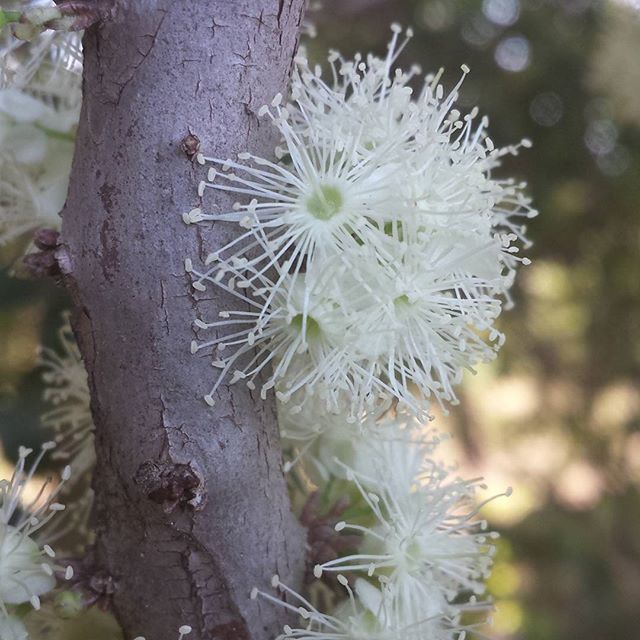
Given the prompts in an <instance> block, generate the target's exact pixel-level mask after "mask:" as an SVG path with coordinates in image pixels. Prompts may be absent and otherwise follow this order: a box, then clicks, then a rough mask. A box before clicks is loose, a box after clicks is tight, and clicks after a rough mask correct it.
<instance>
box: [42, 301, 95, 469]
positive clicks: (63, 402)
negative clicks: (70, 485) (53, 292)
mask: <svg viewBox="0 0 640 640" xmlns="http://www.w3.org/2000/svg"><path fill="white" fill-rule="evenodd" d="M58 341H59V345H60V348H61V350H60V351H56V350H54V349H50V348H47V347H44V348H42V349H41V351H40V362H41V365H42V367H43V373H42V379H43V381H44V383H45V385H46V386H45V391H44V399H45V400H46V401H47V402H48V403H49V404H50V405H51V408H50V409H49V410H48V411H46V412H45V413H44V414H43V416H42V425H43V426H44V427H45V428H47V429H51V431H53V433H54V434H55V441H56V444H57V447H56V451H55V452H54V457H55V458H57V459H59V460H64V461H65V462H67V463H68V464H69V465H70V466H71V468H72V470H73V476H74V478H76V479H81V478H83V477H86V475H87V473H88V472H90V471H91V469H92V468H93V466H94V464H95V449H94V443H93V419H92V417H91V408H90V396H89V386H88V384H87V372H86V370H85V368H84V364H83V363H82V359H81V357H80V350H79V349H78V345H77V344H76V341H75V338H74V337H73V333H72V332H71V326H70V324H69V317H68V315H67V314H65V315H64V316H63V324H62V326H61V328H60V330H59V331H58Z"/></svg>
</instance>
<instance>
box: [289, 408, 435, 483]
mask: <svg viewBox="0 0 640 640" xmlns="http://www.w3.org/2000/svg"><path fill="white" fill-rule="evenodd" d="M294 401H295V398H294ZM296 408H297V409H299V410H296ZM277 409H278V424H279V427H280V437H281V438H282V443H283V447H284V448H285V449H286V448H292V449H294V450H295V452H296V455H295V458H294V459H293V460H290V461H288V462H286V463H285V472H288V471H290V470H291V469H292V468H293V466H294V465H295V464H297V463H298V462H301V463H302V465H303V467H304V470H305V473H306V474H307V475H308V476H310V478H311V479H312V480H313V481H314V482H315V483H316V484H318V485H319V486H322V485H324V484H325V483H327V482H329V481H330V479H331V478H332V477H335V478H342V479H345V478H346V477H347V475H348V471H347V470H348V469H352V470H355V471H356V472H358V473H360V474H361V477H363V478H366V477H370V476H372V475H374V474H375V471H376V469H377V462H376V458H379V457H380V455H381V453H380V452H381V451H383V450H384V455H385V456H387V457H389V458H390V459H391V458H394V461H393V468H394V478H396V479H399V477H400V475H407V474H409V475H410V476H411V477H414V476H415V474H416V473H418V472H419V470H420V469H421V467H422V464H423V461H424V458H425V456H427V455H430V454H431V453H432V452H433V450H434V449H435V447H436V446H437V444H438V443H439V442H441V440H442V439H443V436H441V435H439V434H437V433H436V432H435V431H432V430H428V429H426V428H424V427H422V425H419V424H418V423H417V422H416V420H415V418H414V417H413V416H411V415H410V414H408V413H403V412H395V413H393V412H390V411H387V412H386V413H385V414H384V415H382V416H380V417H376V416H374V415H367V416H365V417H364V419H362V420H361V421H359V422H352V421H349V420H348V418H347V415H346V414H344V413H332V412H329V411H327V410H326V407H325V405H324V403H323V402H322V401H320V400H319V399H317V398H311V399H310V401H309V402H307V403H305V404H304V406H303V407H300V406H297V407H296V405H295V404H293V406H292V403H286V404H285V403H283V402H280V401H278V402H277ZM409 443H411V446H408V445H409ZM406 484H407V483H406V482H405V483H404V485H403V486H405V485H406Z"/></svg>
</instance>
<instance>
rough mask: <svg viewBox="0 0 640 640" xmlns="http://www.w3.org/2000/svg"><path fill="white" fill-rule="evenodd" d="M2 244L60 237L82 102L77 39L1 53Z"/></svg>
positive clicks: (41, 40) (44, 38)
mask: <svg viewBox="0 0 640 640" xmlns="http://www.w3.org/2000/svg"><path fill="white" fill-rule="evenodd" d="M0 65H1V69H2V72H1V75H0V169H1V171H0V175H1V176H2V177H1V178H0V244H5V243H8V242H11V241H13V240H15V239H16V238H18V237H20V236H21V235H23V234H25V233H26V232H28V231H33V230H35V229H38V228H42V227H49V228H54V229H59V228H60V224H61V219H60V216H59V213H60V210H61V209H62V206H63V205H64V201H65V198H66V194H67V186H68V182H69V174H70V171H71V161H72V158H73V149H74V139H75V130H76V127H77V124H78V119H79V114H80V102H81V95H82V94H81V70H82V65H81V52H80V40H79V38H78V36H77V35H76V34H74V35H69V34H64V35H61V34H54V33H51V32H45V33H43V34H42V35H41V36H39V37H38V38H37V39H36V41H35V42H34V43H13V45H12V46H9V47H7V48H6V49H5V50H4V51H2V52H1V53H0Z"/></svg>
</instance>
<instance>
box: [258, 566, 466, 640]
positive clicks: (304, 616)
mask: <svg viewBox="0 0 640 640" xmlns="http://www.w3.org/2000/svg"><path fill="white" fill-rule="evenodd" d="M338 581H339V583H340V584H341V585H342V586H343V587H344V589H345V590H346V592H347V600H346V601H344V602H343V603H342V604H340V605H338V606H337V607H336V610H335V611H334V612H333V613H332V614H327V613H322V612H321V611H319V610H318V609H317V608H316V607H315V606H314V605H313V604H312V603H311V602H309V601H308V600H307V599H305V598H304V597H303V596H301V595H300V594H298V593H296V592H295V591H294V590H293V589H291V588H290V587H288V586H287V585H285V584H283V583H282V582H280V579H279V578H278V576H274V578H273V580H272V581H271V584H272V586H273V587H274V588H277V589H278V590H279V591H281V592H282V593H283V594H285V595H286V596H287V597H288V598H289V599H290V600H292V601H293V603H289V602H287V601H285V600H284V599H282V598H277V597H274V596H273V595H271V594H270V593H267V592H264V591H260V590H258V589H253V591H252V592H251V597H252V598H254V599H255V598H257V597H258V596H260V597H262V598H264V599H265V600H268V601H269V602H272V603H273V604H275V605H277V606H281V607H284V608H286V609H288V610H290V611H292V612H293V613H296V614H297V615H298V616H300V619H301V621H302V623H303V625H304V626H301V627H297V628H294V627H292V626H290V625H286V626H285V627H284V633H282V634H281V635H280V636H278V638H277V639H276V640H294V639H295V640H454V639H455V638H459V637H460V635H459V634H460V631H461V630H462V629H463V627H462V626H461V625H460V624H459V621H458V620H455V619H452V618H450V617H448V616H447V615H446V614H445V613H439V614H438V615H436V616H431V617H429V616H427V615H424V613H423V614H422V615H418V617H417V618H415V619H413V620H400V619H398V618H397V617H396V615H395V612H394V610H393V598H394V595H393V593H392V592H391V590H390V589H389V587H387V586H384V585H383V586H381V588H379V589H378V588H376V587H375V586H373V585H372V584H370V583H368V582H367V581H365V580H363V579H361V578H358V579H357V580H356V582H355V590H352V589H351V587H350V586H349V582H348V581H347V579H346V578H345V577H344V576H343V575H338Z"/></svg>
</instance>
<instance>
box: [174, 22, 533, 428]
mask: <svg viewBox="0 0 640 640" xmlns="http://www.w3.org/2000/svg"><path fill="white" fill-rule="evenodd" d="M399 35H400V29H399V28H396V27H394V35H393V39H392V40H391V43H390V45H389V52H388V55H387V56H386V58H383V59H381V58H377V57H375V56H368V57H367V58H366V60H364V59H362V58H361V57H360V56H357V57H356V58H355V59H354V60H353V61H346V60H344V59H343V58H341V57H340V56H338V55H337V54H332V55H331V56H330V58H329V61H330V65H331V75H332V82H330V83H327V82H326V81H325V80H323V78H322V75H321V73H320V71H319V70H317V69H316V70H312V69H310V67H309V65H308V62H307V61H306V59H305V58H303V57H299V58H298V59H297V69H296V72H295V74H294V77H293V80H292V92H291V99H290V100H289V101H288V102H287V103H286V104H285V103H284V102H283V98H282V96H280V95H278V96H276V98H275V99H274V100H273V101H272V103H271V105H270V106H269V107H264V108H263V109H262V111H261V114H262V115H263V116H264V115H266V116H269V117H270V118H271V120H272V122H273V125H274V126H275V127H277V129H278V131H279V133H280V135H281V139H282V142H281V145H280V146H279V147H278V149H277V154H276V155H277V156H278V157H279V160H278V161H276V162H272V161H270V160H267V159H264V158H260V157H256V156H254V155H252V154H249V153H242V154H240V155H239V157H238V160H237V161H234V160H231V159H219V158H210V157H205V156H202V155H200V156H199V157H198V159H199V161H200V162H201V163H203V164H205V163H208V164H210V165H211V166H210V168H209V170H208V176H207V177H208V179H207V180H206V181H203V182H202V183H201V184H200V188H199V193H200V195H201V196H203V195H204V194H205V191H206V190H209V189H210V190H215V191H218V192H222V194H223V196H222V198H223V197H224V194H226V196H227V197H235V196H240V197H241V198H243V201H242V202H236V203H235V204H233V206H232V207H231V208H230V210H229V211H222V212H215V213H206V212H204V211H203V209H202V208H197V209H193V210H192V211H190V212H188V213H185V214H184V216H183V217H184V220H185V222H187V223H190V224H191V223H196V222H203V221H231V222H236V223H238V224H239V225H240V227H241V229H242V233H240V234H239V236H238V237H237V238H235V239H234V240H232V241H231V242H229V243H228V244H227V245H225V246H223V247H219V248H216V250H215V251H213V252H212V253H211V254H210V255H209V256H208V258H207V260H206V265H205V267H204V268H203V269H196V268H195V267H194V265H193V262H192V261H191V260H187V261H186V268H187V271H189V272H190V273H191V275H192V279H193V287H194V288H195V289H196V290H197V291H205V290H206V289H207V287H208V286H213V287H218V288H221V289H224V290H226V291H227V292H229V293H230V294H232V295H234V296H236V297H238V298H240V299H241V300H242V301H243V302H244V303H245V306H246V311H229V312H224V311H223V312H222V313H221V314H220V315H221V318H220V319H215V320H212V321H204V320H203V319H198V320H197V321H196V328H197V330H198V331H199V332H200V334H199V335H203V339H199V340H195V341H194V342H193V344H192V351H193V352H194V353H195V352H200V351H201V350H206V351H213V354H214V357H213V359H214V366H216V367H218V368H220V370H221V372H220V375H219V377H218V379H217V381H216V383H215V385H214V387H213V389H212V391H211V393H209V394H208V395H207V396H206V398H205V399H206V401H207V402H208V403H209V404H213V403H214V402H215V398H214V395H215V391H216V389H217V388H218V386H219V385H220V384H221V382H222V380H223V379H225V376H226V375H227V374H230V376H231V377H230V380H231V382H237V381H240V380H244V381H245V382H246V384H248V385H249V386H250V387H251V386H253V385H254V384H255V380H256V379H259V378H258V377H259V376H261V375H262V374H263V373H265V376H266V381H261V382H260V384H261V390H262V392H263V393H264V392H266V391H268V390H269V389H270V388H275V390H276V392H277V394H278V397H279V398H280V399H281V400H282V401H284V402H287V401H289V400H290V399H291V398H292V397H294V396H295V397H297V398H298V401H299V402H300V404H301V405H304V404H305V403H307V402H308V401H309V398H311V397H312V396H315V397H316V398H320V400H321V402H323V403H324V405H325V407H326V409H327V410H328V411H333V412H338V411H343V410H345V408H346V411H347V413H348V414H349V417H350V419H351V420H354V421H355V420H358V419H360V417H361V416H362V415H363V414H364V413H370V412H377V411H379V409H380V407H381V406H384V405H385V403H388V402H390V401H397V402H399V403H400V405H401V406H404V407H406V408H408V409H409V410H410V411H411V412H412V413H413V414H415V415H418V416H420V417H422V418H424V417H426V416H427V415H428V412H429V405H430V400H431V399H432V398H435V399H437V401H438V402H440V403H441V404H442V403H448V402H455V400H456V397H455V392H454V386H455V385H456V384H457V383H458V382H459V381H460V379H461V377H462V373H463V371H464V370H465V369H468V370H473V369H474V367H475V366H476V365H477V364H478V363H480V362H486V361H488V360H491V359H492V358H494V357H495V354H496V351H497V349H498V348H499V346H500V345H501V344H502V341H503V336H502V335H501V333H500V332H499V331H497V330H496V329H495V327H494V322H495V319H496V318H497V316H498V315H499V314H500V311H501V308H502V306H503V303H504V301H505V299H507V300H508V291H509V288H510V286H511V284H512V282H513V277H514V270H515V268H516V266H517V265H518V263H526V262H528V261H527V260H526V258H522V257H520V256H519V253H518V252H519V247H518V243H519V242H520V243H521V241H524V242H525V243H526V240H525V238H524V233H525V227H524V224H523V222H524V220H526V219H527V218H530V217H533V216H534V215H535V211H534V210H533V209H532V208H531V207H530V202H529V200H528V198H527V197H526V196H525V195H524V194H523V191H522V187H523V185H521V184H517V183H515V182H514V181H512V180H508V179H498V178H495V177H493V175H492V174H493V170H494V169H495V168H496V167H497V166H498V165H499V164H500V160H501V158H502V157H503V156H504V155H506V154H510V153H511V154H515V153H517V151H518V146H511V147H506V148H503V149H496V148H494V145H493V142H492V141H491V139H490V138H489V137H488V136H487V133H486V125H487V120H486V118H481V119H480V120H478V115H477V110H475V109H474V110H473V111H472V112H471V113H470V114H467V115H463V114H461V113H460V111H458V110H457V109H455V108H454V103H455V100H456V98H457V95H458V90H459V87H460V83H461V82H462V79H461V80H460V82H459V83H458V84H457V85H456V86H455V87H454V88H453V90H452V91H451V92H450V93H448V94H447V95H445V92H444V89H443V85H442V84H441V82H440V75H441V74H438V75H436V76H427V77H426V78H425V81H424V86H423V89H422V90H421V92H420V93H419V95H418V96H417V97H416V98H415V99H414V97H413V91H412V88H411V87H410V86H409V84H410V82H411V81H412V80H413V79H414V77H415V76H416V74H417V73H418V69H416V68H413V69H411V70H410V71H409V72H402V71H400V70H394V68H393V65H394V63H395V61H396V59H397V57H398V55H399V53H400V51H401V50H402V48H403V47H404V44H405V43H406V40H405V41H404V42H402V43H400V39H399ZM467 71H468V70H467V69H466V67H465V68H464V73H463V78H464V74H466V73H467ZM522 144H523V145H525V146H526V145H528V142H527V141H524V142H523V143H522ZM219 201H220V202H224V199H220V200H219ZM247 201H248V202H247ZM206 331H211V332H212V333H213V334H214V336H215V337H213V338H212V339H204V332H206ZM269 368H271V372H270V373H268V374H267V373H266V371H267V370H268V369H269Z"/></svg>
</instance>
